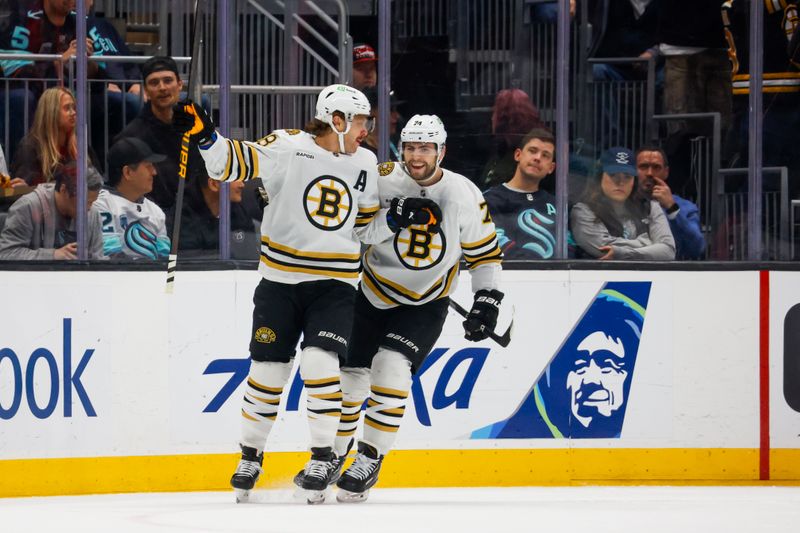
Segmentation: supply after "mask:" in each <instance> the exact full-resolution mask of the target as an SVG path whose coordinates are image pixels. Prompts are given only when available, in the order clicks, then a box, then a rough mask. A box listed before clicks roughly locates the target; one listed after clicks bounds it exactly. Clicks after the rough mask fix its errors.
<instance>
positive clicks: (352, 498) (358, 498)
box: [336, 489, 369, 503]
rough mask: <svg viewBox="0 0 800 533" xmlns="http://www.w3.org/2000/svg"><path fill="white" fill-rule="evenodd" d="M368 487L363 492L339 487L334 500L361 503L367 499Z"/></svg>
mask: <svg viewBox="0 0 800 533" xmlns="http://www.w3.org/2000/svg"><path fill="white" fill-rule="evenodd" d="M368 497H369V489H367V490H365V491H364V492H350V491H349V490H344V489H339V491H338V492H337V493H336V501H337V502H339V503H361V502H365V501H367V498H368Z"/></svg>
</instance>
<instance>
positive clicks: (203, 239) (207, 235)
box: [170, 176, 260, 260]
mask: <svg viewBox="0 0 800 533" xmlns="http://www.w3.org/2000/svg"><path fill="white" fill-rule="evenodd" d="M197 179H198V180H200V182H199V183H193V184H192V185H193V186H192V187H191V189H190V191H191V192H190V193H189V194H187V196H186V201H185V202H184V204H183V214H182V218H181V239H180V242H179V244H178V248H179V250H180V252H181V256H182V257H195V258H197V257H204V258H210V257H217V256H218V252H219V211H220V204H219V202H220V194H219V191H220V187H222V184H221V183H220V182H219V181H217V180H213V179H211V178H208V177H206V178H203V177H202V176H198V177H197ZM228 186H229V187H230V189H229V192H230V202H231V232H230V250H231V259H254V260H255V259H258V258H259V255H260V253H259V248H260V239H259V236H260V231H258V228H257V221H254V220H253V219H252V218H250V216H249V215H248V214H247V213H246V212H245V210H244V208H243V207H242V191H244V182H243V181H232V182H230V183H229V184H228ZM173 217H174V210H173V211H172V212H171V213H170V218H173Z"/></svg>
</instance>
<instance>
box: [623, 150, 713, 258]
mask: <svg viewBox="0 0 800 533" xmlns="http://www.w3.org/2000/svg"><path fill="white" fill-rule="evenodd" d="M636 171H637V173H638V175H637V178H638V180H639V187H640V188H641V191H642V194H643V196H644V197H645V198H647V199H649V200H654V201H656V202H658V204H659V205H660V206H661V208H662V209H663V210H664V214H665V215H666V217H667V220H668V221H669V229H670V231H671V232H672V237H673V238H674V239H675V258H676V259H678V260H680V261H687V260H691V259H702V258H703V257H704V256H705V251H706V241H705V237H703V230H702V228H701V227H700V210H699V209H698V208H697V206H696V205H695V204H694V203H693V202H691V201H690V200H687V199H685V198H681V197H680V196H678V195H677V194H673V193H672V190H671V189H670V188H669V185H667V180H668V179H669V164H668V162H667V154H666V153H665V152H664V150H662V149H661V148H658V147H657V146H643V147H641V148H639V150H637V151H636Z"/></svg>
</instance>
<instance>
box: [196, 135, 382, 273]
mask: <svg viewBox="0 0 800 533" xmlns="http://www.w3.org/2000/svg"><path fill="white" fill-rule="evenodd" d="M200 153H201V154H202V156H203V159H205V162H206V168H207V170H208V174H209V176H211V177H212V178H214V179H217V180H221V181H234V180H249V179H253V178H260V179H261V180H262V182H263V183H264V188H265V189H266V191H267V194H268V195H269V202H270V203H269V208H267V209H266V210H265V211H264V218H263V221H262V224H261V261H260V264H259V272H260V273H261V275H262V276H264V278H266V279H269V280H271V281H276V282H278V283H288V284H295V283H300V282H303V281H315V280H320V279H338V280H341V281H345V282H347V283H350V284H351V285H356V284H357V283H358V275H359V271H360V270H361V253H360V252H361V248H360V244H359V240H361V241H363V242H365V243H367V244H372V243H377V242H380V241H382V240H386V239H388V238H389V237H391V236H392V232H391V230H390V229H389V226H388V225H387V223H386V216H385V215H384V216H376V215H378V213H379V209H380V204H379V202H378V174H377V171H376V163H377V161H376V159H375V156H374V155H373V154H372V153H371V152H369V151H367V150H365V149H363V148H359V149H358V151H357V152H356V153H354V154H350V155H345V154H335V153H333V152H330V151H328V150H325V149H324V148H322V147H320V146H318V145H317V144H316V142H314V137H313V136H312V135H310V134H308V133H305V132H303V131H300V130H277V131H274V132H272V133H270V134H269V135H267V136H266V137H264V138H263V139H261V140H259V141H257V142H244V141H234V140H230V139H226V138H224V137H222V136H219V135H217V137H216V139H215V140H214V142H213V143H212V144H211V145H210V146H208V147H202V148H201V150H200Z"/></svg>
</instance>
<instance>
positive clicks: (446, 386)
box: [203, 347, 489, 426]
mask: <svg viewBox="0 0 800 533" xmlns="http://www.w3.org/2000/svg"><path fill="white" fill-rule="evenodd" d="M448 353H450V354H451V355H450V357H448V358H446V357H445V355H447V354H448ZM488 355H489V348H479V347H470V348H462V349H461V350H456V351H455V352H451V351H450V349H449V348H434V349H433V350H432V351H431V353H430V354H429V355H428V357H427V358H426V359H425V362H424V363H423V364H422V366H421V367H420V369H419V371H418V372H417V374H416V375H415V376H414V380H413V382H412V384H411V396H412V397H413V398H414V408H415V410H416V415H417V420H418V421H419V423H420V424H421V425H423V426H430V425H431V417H430V411H429V406H430V408H431V409H434V410H441V409H445V408H447V407H449V406H451V405H455V407H456V409H467V408H469V404H470V399H471V397H472V391H473V390H474V388H475V383H476V382H477V381H478V376H479V375H480V373H481V370H482V369H483V365H484V364H485V363H486V357H487V356H488ZM440 361H445V363H444V365H443V366H442V369H441V371H440V372H439V377H438V379H437V380H436V384H435V386H434V387H433V390H432V391H426V389H425V388H424V387H423V385H422V381H421V379H422V378H423V377H424V376H425V375H426V374H427V373H428V372H431V368H432V367H433V366H434V365H436V364H437V363H438V362H440ZM462 365H466V367H464V368H465V371H463V373H462V372H460V371H459V372H458V373H457V372H456V370H457V369H460V368H462ZM249 370H250V359H249V358H248V359H217V360H215V361H212V362H211V363H210V364H209V365H208V367H206V369H205V371H204V372H203V374H204V375H207V374H231V377H230V379H229V380H228V381H227V382H226V383H225V384H224V385H223V386H222V388H221V389H220V390H219V392H217V394H216V395H215V396H214V397H213V398H212V399H211V401H210V402H209V403H208V405H206V407H205V409H203V412H204V413H216V412H217V411H219V410H220V408H221V407H222V406H223V405H224V404H225V402H227V401H228V400H229V399H230V398H231V397H232V396H233V397H234V401H238V400H239V397H238V396H234V393H235V392H236V390H237V389H238V388H239V386H240V385H241V384H242V382H244V380H246V379H247V374H248V372H249ZM456 375H463V377H462V378H460V379H461V381H460V382H456V380H457V379H458V378H455V376H456ZM290 381H291V387H290V388H289V396H288V399H287V401H286V410H287V411H297V410H299V408H300V394H301V392H302V390H303V380H302V378H301V377H300V374H299V372H295V374H294V376H293V377H292V379H291V380H290Z"/></svg>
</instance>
